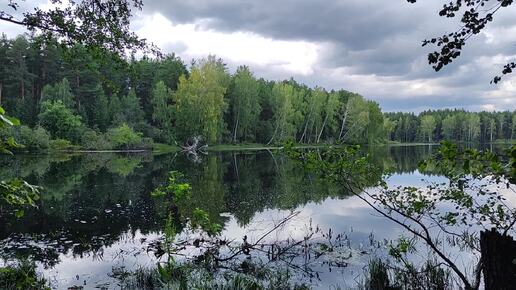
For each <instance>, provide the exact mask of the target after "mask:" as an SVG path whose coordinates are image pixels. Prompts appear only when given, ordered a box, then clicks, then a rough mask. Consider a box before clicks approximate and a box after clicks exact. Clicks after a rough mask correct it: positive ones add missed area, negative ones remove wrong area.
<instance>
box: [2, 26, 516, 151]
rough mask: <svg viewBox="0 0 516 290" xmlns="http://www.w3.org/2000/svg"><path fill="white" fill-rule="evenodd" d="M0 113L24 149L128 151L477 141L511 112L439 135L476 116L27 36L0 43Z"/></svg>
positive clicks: (508, 123)
mask: <svg viewBox="0 0 516 290" xmlns="http://www.w3.org/2000/svg"><path fill="white" fill-rule="evenodd" d="M0 106H2V107H4V108H5V109H6V111H7V112H9V114H10V115H12V116H14V117H16V118H18V119H20V120H21V122H22V124H24V125H23V126H18V127H17V128H16V129H14V130H13V131H14V132H10V133H11V134H13V135H14V136H15V137H16V139H17V140H18V141H19V142H20V143H22V144H26V146H27V147H29V149H31V148H33V149H45V148H48V147H70V146H72V145H78V146H81V147H82V148H84V149H129V148H141V147H147V146H152V143H153V142H160V143H167V144H183V143H185V142H187V141H188V140H189V139H190V138H192V137H197V136H201V137H202V138H203V139H204V141H205V142H207V143H208V144H221V143H261V144H280V143H283V142H284V141H286V140H292V141H295V142H297V143H310V144H314V143H381V142H386V141H388V140H396V141H401V142H413V141H423V140H425V141H427V140H428V141H436V140H438V139H440V138H445V137H446V138H448V137H450V138H452V139H457V140H461V141H462V140H466V139H464V138H466V137H467V136H470V137H468V138H470V139H471V140H473V139H475V138H478V140H479V141H486V140H495V139H498V138H501V137H500V136H503V137H504V138H506V139H508V138H513V137H514V124H515V123H516V122H514V113H499V114H506V115H507V114H508V115H507V117H504V118H508V119H507V120H506V119H504V121H503V122H502V123H500V122H499V120H498V119H496V118H495V122H494V125H493V126H494V127H492V128H491V127H489V126H488V129H482V132H481V133H476V131H475V130H476V128H477V127H476V126H473V127H472V128H474V129H472V131H471V132H466V133H467V134H469V135H467V134H466V133H464V130H466V129H462V127H461V129H457V130H455V129H454V131H453V133H450V131H449V130H444V129H443V128H448V127H450V126H451V127H454V128H455V127H456V126H459V125H462V124H464V123H465V122H463V121H462V119H461V118H463V117H462V116H463V115H464V116H477V114H472V113H466V112H448V111H442V112H441V111H439V112H425V113H423V114H422V115H420V116H415V115H413V114H402V113H396V114H393V113H388V114H383V113H382V111H381V109H380V107H379V105H378V103H376V102H374V101H371V100H366V99H364V97H362V96H361V95H359V94H356V93H352V92H349V91H346V90H331V91H328V90H325V89H323V88H321V87H315V88H311V87H308V86H306V85H303V84H300V83H298V82H296V81H295V80H293V79H290V80H284V81H268V80H265V79H263V78H257V77H255V76H254V75H253V73H252V72H251V70H250V69H249V68H248V67H247V66H240V67H239V68H238V69H237V70H236V71H235V72H234V73H232V74H231V73H230V72H229V70H228V68H227V67H226V65H225V64H224V62H223V61H222V60H221V59H218V58H216V57H214V56H209V57H206V58H203V59H198V60H194V61H192V63H191V64H189V65H187V64H185V62H184V61H183V60H181V59H180V58H179V57H177V56H175V55H174V54H170V55H166V56H164V57H161V58H149V57H145V56H143V57H141V58H136V57H135V56H130V57H127V58H125V57H120V56H119V55H117V54H114V53H109V52H105V53H103V54H98V53H95V51H92V50H91V49H87V48H85V47H84V46H81V45H79V44H77V45H74V46H72V47H63V46H62V45H60V44H59V43H58V42H57V41H55V42H52V41H48V39H45V40H44V41H43V40H42V39H39V38H38V37H34V36H29V35H22V36H18V37H16V38H14V39H8V38H7V37H6V36H5V35H4V36H2V37H1V38H0ZM482 114H486V116H487V115H489V116H491V115H490V114H489V113H480V115H478V116H479V117H481V116H483V115H482ZM497 114H498V113H497ZM427 115H428V117H424V116H427ZM448 115H450V116H453V118H455V119H453V120H448V119H446V117H447V116H448ZM506 115H504V116H506ZM443 116H444V117H443ZM432 118H433V121H432ZM468 118H469V117H468ZM445 119H446V120H445ZM473 119H474V118H473ZM468 120H469V119H468ZM474 121H475V120H472V122H474ZM484 121H485V120H484V119H482V118H481V122H484ZM434 123H435V124H434ZM457 124H459V125H457ZM486 124H487V123H486ZM489 125H490V123H489ZM447 126H448V127H447ZM482 128H484V127H482ZM486 128H487V127H486ZM493 128H494V129H493ZM429 130H430V133H428V132H429ZM486 130H487V131H486ZM489 130H490V131H489ZM495 131H496V132H495ZM442 132H444V133H442ZM485 132H489V133H488V134H489V136H490V137H491V135H493V137H492V138H488V139H486V138H485V136H484V135H485V134H487V133H485ZM478 136H483V137H482V138H480V137H478ZM427 137H428V138H427ZM470 139H468V140H467V141H469V140H470Z"/></svg>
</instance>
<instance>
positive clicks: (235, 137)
mask: <svg viewBox="0 0 516 290" xmlns="http://www.w3.org/2000/svg"><path fill="white" fill-rule="evenodd" d="M238 119H239V118H238V115H237V118H236V122H235V129H234V130H233V143H236V139H237V130H238Z"/></svg>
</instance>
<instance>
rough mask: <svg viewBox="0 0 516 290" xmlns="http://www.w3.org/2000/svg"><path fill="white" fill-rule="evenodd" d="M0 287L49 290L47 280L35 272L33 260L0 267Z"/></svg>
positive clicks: (8, 289)
mask: <svg viewBox="0 0 516 290" xmlns="http://www.w3.org/2000/svg"><path fill="white" fill-rule="evenodd" d="M0 289H5V290H10V289H13V290H14V289H16V290H18V289H24V290H43V289H44V290H46V289H49V290H50V288H49V287H47V281H46V280H45V279H43V278H42V277H41V276H40V275H39V274H38V273H37V272H36V265H35V264H34V262H29V261H19V262H17V263H13V264H10V265H8V266H6V267H0Z"/></svg>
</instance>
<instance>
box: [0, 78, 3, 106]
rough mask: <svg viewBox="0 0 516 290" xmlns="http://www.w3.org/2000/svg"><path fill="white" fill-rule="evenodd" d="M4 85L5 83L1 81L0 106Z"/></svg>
mask: <svg viewBox="0 0 516 290" xmlns="http://www.w3.org/2000/svg"><path fill="white" fill-rule="evenodd" d="M3 87H4V84H3V83H2V82H0V106H1V105H2V88H3Z"/></svg>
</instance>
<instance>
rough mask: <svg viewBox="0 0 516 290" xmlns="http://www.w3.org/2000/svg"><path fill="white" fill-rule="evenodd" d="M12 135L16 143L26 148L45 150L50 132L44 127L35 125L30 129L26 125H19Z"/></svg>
mask: <svg viewBox="0 0 516 290" xmlns="http://www.w3.org/2000/svg"><path fill="white" fill-rule="evenodd" d="M15 130H16V131H15V132H14V135H15V136H16V140H17V141H18V143H20V144H21V145H23V146H24V148H25V149H27V150H45V149H48V147H49V143H50V134H48V132H47V130H45V128H43V127H40V126H37V127H35V128H34V129H31V128H29V127H27V126H24V125H22V126H19V127H18V128H16V129H15Z"/></svg>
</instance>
